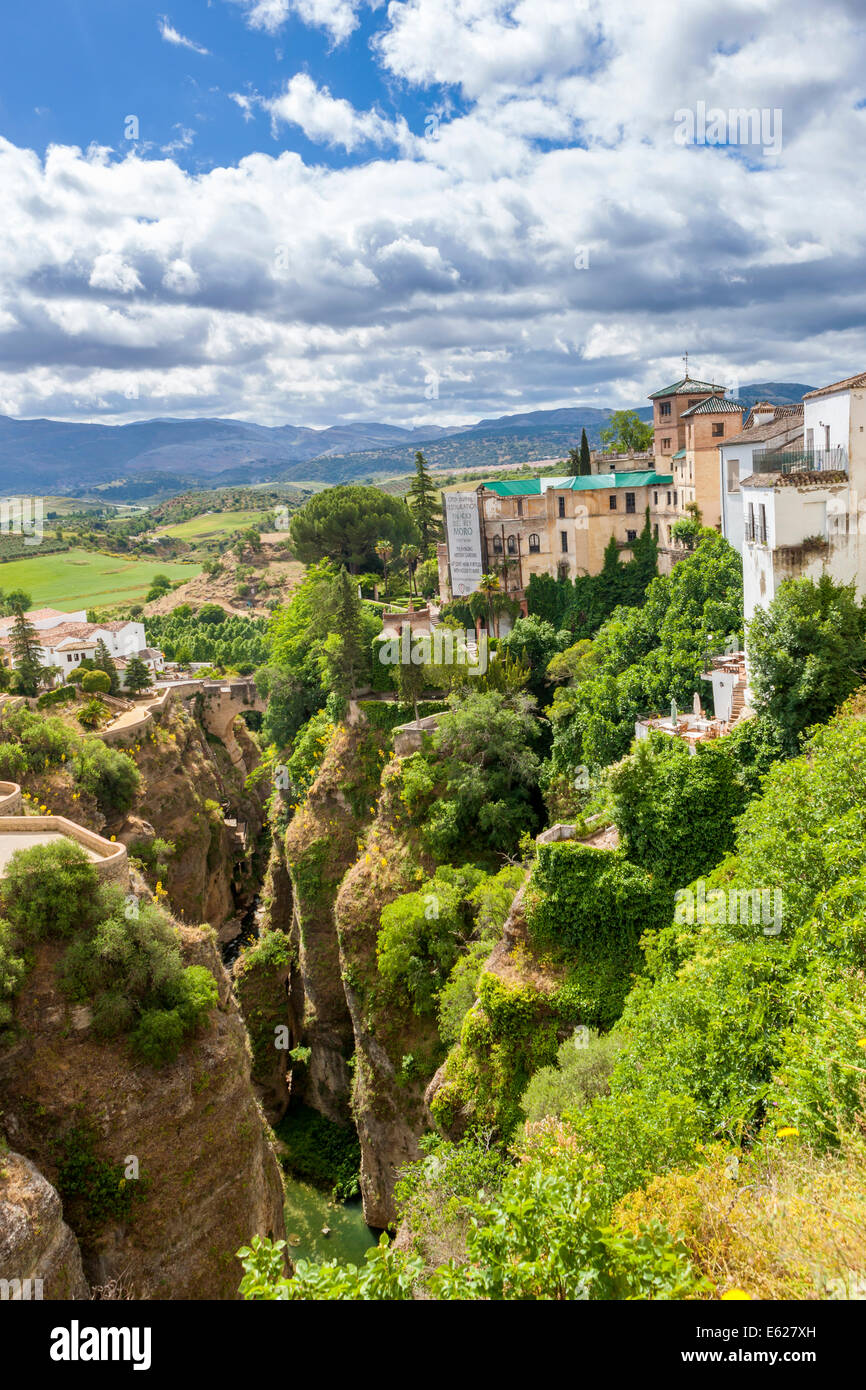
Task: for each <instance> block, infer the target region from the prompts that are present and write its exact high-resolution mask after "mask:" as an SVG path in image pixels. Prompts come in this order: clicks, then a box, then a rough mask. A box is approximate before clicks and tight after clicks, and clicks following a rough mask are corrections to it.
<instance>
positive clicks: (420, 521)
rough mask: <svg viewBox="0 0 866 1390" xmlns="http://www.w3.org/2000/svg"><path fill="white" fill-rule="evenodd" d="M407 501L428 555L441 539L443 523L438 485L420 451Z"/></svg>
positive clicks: (416, 458) (416, 459)
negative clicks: (437, 495)
mask: <svg viewBox="0 0 866 1390" xmlns="http://www.w3.org/2000/svg"><path fill="white" fill-rule="evenodd" d="M406 500H407V502H408V503H409V509H410V511H411V512H412V515H413V516H414V518H415V522H416V525H417V527H418V530H419V531H420V532H421V544H422V546H423V547H424V553H425V554H426V553H427V550H428V549H429V547H430V545H431V543H432V542H433V541H436V540H438V539H439V537H440V535H441V533H442V523H441V520H440V518H439V507H438V505H437V503H436V485H435V483H434V482H433V480H432V478H431V477H430V473H429V470H428V467H427V460H426V459H425V457H424V455H423V454H422V452H421V450H420V449H419V450H418V451H417V453H416V454H415V477H414V478H413V479H412V486H411V487H410V488H409V495H408V497H407V499H406Z"/></svg>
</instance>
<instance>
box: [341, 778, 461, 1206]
mask: <svg viewBox="0 0 866 1390" xmlns="http://www.w3.org/2000/svg"><path fill="white" fill-rule="evenodd" d="M396 766H397V764H396V763H393V764H391V765H390V766H389V767H386V769H385V771H384V773H383V775H382V791H381V795H380V798H379V804H378V808H377V815H376V820H375V822H374V823H373V825H372V826H371V827H370V829H369V831H368V834H367V837H366V840H365V843H364V845H363V846H362V851H361V853H360V855H359V857H358V859H357V861H356V863H355V864H354V865H353V866H352V868H351V869H350V870H349V872H348V873H347V874H346V876H345V878H344V879H343V882H342V885H341V887H340V892H339V895H338V898H337V902H336V908H335V915H336V920H337V926H338V929H339V940H340V959H341V963H342V973H343V979H344V981H345V990H346V998H347V1001H348V1004H349V1012H350V1014H351V1018H352V1027H353V1030H354V1036H355V1049H356V1051H355V1078H354V1087H353V1093H352V1112H353V1114H354V1117H355V1123H356V1125H357V1129H358V1137H359V1139H360V1141H361V1193H362V1196H363V1199H364V1217H365V1219H366V1221H367V1223H368V1225H370V1226H376V1227H384V1226H387V1225H388V1224H390V1223H391V1222H392V1221H393V1220H394V1219H395V1215H396V1213H395V1208H394V1200H393V1199H394V1184H395V1180H396V1175H397V1170H398V1169H399V1168H400V1167H401V1166H402V1165H403V1164H405V1163H408V1162H410V1161H411V1160H413V1159H416V1158H418V1157H419V1155H420V1150H419V1148H418V1138H419V1136H420V1135H421V1134H422V1133H423V1132H424V1130H425V1129H428V1128H430V1120H429V1115H428V1114H427V1111H426V1109H425V1106H424V1088H425V1085H426V1083H427V1081H429V1079H430V1076H431V1074H432V1072H433V1071H434V1070H435V1066H436V1062H437V1061H438V1059H439V1056H440V1055H441V1053H440V1050H439V1042H438V1033H437V1030H436V1024H435V1020H434V1019H432V1018H421V1017H418V1015H416V1014H414V1013H413V1012H412V1010H411V1009H410V1008H408V1007H407V1006H406V1005H405V1003H401V1001H400V1000H397V999H395V998H393V997H391V996H390V995H389V994H388V993H387V992H386V991H385V990H384V988H383V981H382V980H381V977H380V976H379V975H378V972H377V968H376V938H377V935H378V931H379V925H380V917H381V913H382V908H383V907H385V905H386V904H387V903H389V902H392V901H393V899H394V898H396V897H398V896H399V895H400V894H401V893H408V892H411V891H412V890H413V889H414V888H415V887H416V886H417V879H418V875H419V873H422V872H423V870H422V866H424V867H426V868H428V869H429V868H431V867H432V865H431V864H430V862H429V861H428V860H426V859H425V856H424V855H422V854H421V853H420V852H419V851H418V848H417V845H415V844H414V843H413V840H414V837H413V836H412V835H411V834H410V832H409V831H408V829H407V827H406V825H405V817H404V816H403V814H402V811H403V808H402V806H401V803H400V801H399V797H398V795H397V793H396V790H395V786H394V780H393V777H392V776H391V773H392V772H393V771H394V770H395V769H396ZM401 821H402V822H403V823H402V825H401Z"/></svg>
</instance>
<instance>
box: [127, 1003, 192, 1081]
mask: <svg viewBox="0 0 866 1390" xmlns="http://www.w3.org/2000/svg"><path fill="white" fill-rule="evenodd" d="M129 1041H130V1044H131V1046H132V1050H133V1053H134V1054H135V1056H136V1057H138V1058H139V1059H140V1061H142V1062H149V1063H150V1065H151V1066H152V1067H163V1066H166V1065H167V1064H168V1063H169V1062H173V1061H174V1060H175V1058H176V1057H177V1054H178V1053H179V1052H180V1049H181V1045H182V1043H183V1023H182V1022H181V1020H180V1017H179V1015H178V1014H177V1012H176V1011H175V1010H174V1009H145V1011H144V1013H143V1014H142V1015H141V1018H140V1019H139V1021H138V1025H137V1026H136V1028H135V1029H134V1031H133V1033H132V1036H131V1037H130V1040H129Z"/></svg>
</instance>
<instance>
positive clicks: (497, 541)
mask: <svg viewBox="0 0 866 1390" xmlns="http://www.w3.org/2000/svg"><path fill="white" fill-rule="evenodd" d="M493 549H494V551H495V552H496V554H497V555H501V554H502V537H501V536H494V537H493Z"/></svg>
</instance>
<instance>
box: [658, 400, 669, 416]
mask: <svg viewBox="0 0 866 1390" xmlns="http://www.w3.org/2000/svg"><path fill="white" fill-rule="evenodd" d="M670 413H671V403H670V401H659V416H660V417H661V416H664V415H670Z"/></svg>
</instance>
